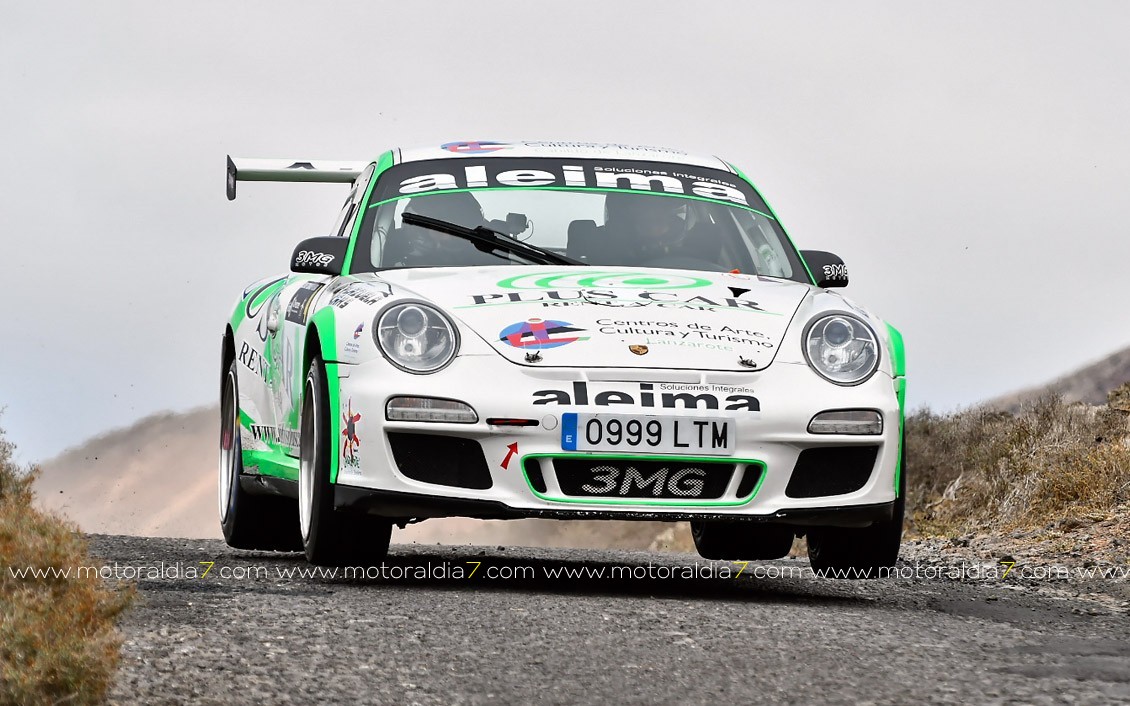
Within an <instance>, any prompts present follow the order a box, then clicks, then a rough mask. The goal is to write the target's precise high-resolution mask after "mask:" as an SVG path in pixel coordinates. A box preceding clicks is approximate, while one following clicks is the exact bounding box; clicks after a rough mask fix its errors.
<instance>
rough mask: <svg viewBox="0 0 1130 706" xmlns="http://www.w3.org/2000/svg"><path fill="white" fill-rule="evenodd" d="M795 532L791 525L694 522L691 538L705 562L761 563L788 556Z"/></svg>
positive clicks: (692, 523)
mask: <svg viewBox="0 0 1130 706" xmlns="http://www.w3.org/2000/svg"><path fill="white" fill-rule="evenodd" d="M794 535H795V532H794V530H793V528H792V527H789V526H787V525H774V524H756V523H753V522H691V538H692V539H694V546H695V549H698V553H699V555H700V556H702V557H703V558H704V559H728V560H735V561H741V560H748V561H757V560H761V559H780V558H781V557H783V556H788V553H789V550H790V549H792V546H793V537H794Z"/></svg>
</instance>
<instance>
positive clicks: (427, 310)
mask: <svg viewBox="0 0 1130 706" xmlns="http://www.w3.org/2000/svg"><path fill="white" fill-rule="evenodd" d="M373 340H375V341H376V342H377V347H378V348H380V349H381V352H382V353H384V354H385V357H386V358H388V359H389V361H390V362H392V364H393V365H395V366H397V367H398V368H401V369H403V370H407V371H408V372H410V373H434V372H435V371H437V370H439V369H440V368H442V367H443V366H445V365H447V364H448V363H450V362H451V359H452V358H454V357H455V352H456V350H457V349H458V347H459V336H458V334H457V333H456V331H455V326H453V325H452V323H451V322H450V321H449V320H448V318H447V317H446V316H444V315H443V314H442V313H440V312H439V310H437V309H435V308H433V307H430V306H428V305H427V304H420V303H417V302H410V303H405V304H395V305H393V306H390V307H389V308H387V309H385V310H384V311H383V312H381V313H380V314H378V315H377V318H376V320H375V321H374V322H373Z"/></svg>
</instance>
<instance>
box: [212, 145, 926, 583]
mask: <svg viewBox="0 0 1130 706" xmlns="http://www.w3.org/2000/svg"><path fill="white" fill-rule="evenodd" d="M227 177H228V183H227V187H228V197H229V198H235V192H236V184H237V182H238V181H240V180H255V181H315V182H316V181H328V182H342V183H348V184H351V185H352V186H351V190H350V192H349V196H348V198H346V200H345V205H344V206H343V207H342V210H341V214H340V216H339V217H338V219H337V222H336V223H335V224H334V226H333V229H332V230H331V231H330V233H329V234H328V235H326V236H323V237H316V238H310V239H308V240H304V241H302V242H301V243H299V245H298V246H297V247H296V248H295V249H294V253H293V256H292V259H291V273H290V274H283V275H278V276H275V277H271V278H267V279H264V280H260V281H259V282H256V283H254V284H252V285H251V286H249V287H248V288H247V289H246V290H245V291H244V292H243V295H242V297H241V298H240V300H239V302H238V303H237V304H236V306H235V308H234V311H233V313H232V315H231V317H230V319H229V321H228V323H227V325H226V326H225V329H224V333H223V352H222V356H223V357H222V384H221V415H222V427H221V441H220V448H221V451H220V467H219V481H220V482H219V488H220V518H221V523H222V525H223V530H224V536H225V537H226V539H227V541H228V543H229V544H230V545H231V546H234V547H241V548H248V549H283V550H299V549H301V550H304V551H305V553H306V557H307V559H308V560H309V561H311V562H313V563H315V564H329V565H341V564H346V563H371V562H375V561H379V560H380V559H381V558H383V557H384V555H385V553H386V552H387V550H388V545H389V539H390V535H391V531H392V527H393V525H398V526H403V525H404V524H405V523H408V522H412V521H417V520H421V519H426V518H434V517H448V516H463V517H475V518H492V519H499V518H526V517H540V518H554V519H618V520H667V521H675V520H684V521H690V523H691V528H692V533H693V536H694V541H695V544H696V546H697V547H698V550H699V552H700V553H701V554H702V555H703V556H704V557H707V558H712V559H770V558H777V557H781V556H784V555H785V554H786V553H787V552H788V551H789V548H790V545H791V544H792V540H793V538H794V537H796V536H806V537H807V538H808V548H809V556H810V559H811V562H812V564H813V566H814V568H816V569H835V570H845V569H853V570H855V569H858V570H868V569H875V568H877V567H881V566H890V565H892V564H893V563H894V562H895V560H896V559H897V557H898V551H899V542H900V538H901V532H902V520H903V508H904V503H905V491H904V489H905V486H906V474H905V470H904V469H903V462H902V459H903V406H904V390H905V382H904V362H903V346H902V339H901V336H900V335H899V333H898V331H896V330H895V329H894V328H892V327H891V326H890V325H888V324H886V323H884V322H883V321H882V320H881V319H879V318H877V317H876V316H874V315H873V314H871V313H869V312H868V311H866V310H865V309H862V308H861V307H859V306H858V305H857V304H855V303H853V302H851V301H849V300H847V299H845V298H844V297H842V296H840V295H839V294H838V293H836V292H833V291H830V289H831V288H835V287H842V286H844V285H846V284H847V271H846V269H845V267H844V265H843V262H842V261H841V260H840V259H839V258H837V257H836V256H834V255H831V254H830V253H826V252H819V251H797V250H796V249H795V248H794V246H793V244H792V242H791V241H790V240H789V238H788V236H787V235H786V234H785V231H784V229H783V227H782V226H781V224H780V222H779V221H778V220H777V217H776V216H775V215H774V213H773V211H772V210H771V209H770V208H769V206H768V205H767V204H766V203H765V201H764V200H763V199H762V197H761V196H760V195H759V193H758V192H757V190H756V189H755V188H754V187H753V185H752V184H751V183H750V182H749V181H748V180H747V179H746V177H745V176H744V175H743V174H742V173H741V172H740V171H739V170H738V169H737V168H736V167H734V166H733V165H731V164H729V163H727V162H724V161H722V160H720V159H718V158H715V157H700V156H692V155H689V154H686V153H684V152H681V151H678V150H671V149H661V148H654V147H635V146H630V145H619V144H592V143H579V142H546V141H533V142H485V141H482V142H451V143H447V144H443V145H439V146H435V147H425V148H421V149H404V150H401V149H396V150H392V151H389V152H386V153H384V154H383V155H381V156H380V157H379V158H378V159H376V160H375V161H373V162H371V163H367V164H366V163H358V164H348V163H320V162H303V161H278V160H243V159H231V158H229V159H228V175H227Z"/></svg>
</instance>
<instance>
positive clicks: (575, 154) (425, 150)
mask: <svg viewBox="0 0 1130 706" xmlns="http://www.w3.org/2000/svg"><path fill="white" fill-rule="evenodd" d="M494 156H497V157H569V158H573V159H617V160H639V161H648V162H667V163H673V164H687V165H692V166H697V167H710V168H713V169H721V170H723V171H726V172H731V173H733V172H734V170H733V169H732V168H731V167H730V165H729V164H727V163H726V162H724V161H722V160H721V159H719V158H718V157H711V156H706V155H695V154H690V153H688V152H684V151H683V150H679V149H672V148H668V147H654V146H646V145H628V144H622V143H611V142H607V143H606V142H580V141H569V140H515V141H496V140H458V141H454V142H445V143H442V144H438V145H428V146H423V147H405V148H400V149H396V150H393V157H394V160H395V162H396V163H401V162H418V161H421V160H426V159H452V158H455V159H458V158H467V157H474V158H482V157H494Z"/></svg>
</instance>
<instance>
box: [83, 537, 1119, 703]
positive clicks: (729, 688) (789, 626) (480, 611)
mask: <svg viewBox="0 0 1130 706" xmlns="http://www.w3.org/2000/svg"><path fill="white" fill-rule="evenodd" d="M91 544H92V548H93V550H94V552H95V553H96V554H98V555H99V556H101V557H102V558H103V560H104V561H105V562H106V563H107V566H108V567H110V570H116V571H118V572H119V574H120V575H122V576H127V575H129V574H130V573H131V572H134V573H135V574H136V573H138V572H140V575H139V578H137V580H136V583H137V585H138V589H139V591H138V594H139V595H138V601H137V603H136V605H135V606H134V607H133V608H132V609H131V610H130V611H129V613H128V614H127V615H126V616H125V618H124V620H123V622H122V626H121V627H122V631H123V633H124V635H125V644H124V645H123V648H122V653H123V657H122V665H121V670H120V673H119V677H118V680H117V682H116V684H115V686H114V689H113V692H112V699H113V701H114V702H117V703H179V702H184V703H187V702H191V703H272V704H280V703H295V704H306V703H313V702H315V701H324V702H335V703H348V704H357V703H388V704H413V703H420V704H500V703H539V704H540V703H548V704H554V703H599V704H621V703H646V704H655V703H672V704H673V703H680V704H682V703H746V702H754V703H845V704H857V703H881V704H905V703H915V702H953V703H1034V704H1042V703H1049V704H1050V703H1116V702H1122V703H1126V702H1130V614H1128V613H1127V611H1126V607H1125V606H1126V604H1125V603H1123V604H1122V607H1121V608H1120V607H1118V605H1117V601H1115V602H1113V603H1112V602H1110V601H1106V602H1105V603H1104V601H1103V600H1101V599H1102V598H1109V596H1105V595H1103V596H1099V597H1098V598H1096V596H1094V595H1092V596H1091V597H1090V598H1083V597H1079V596H1078V595H1077V594H1079V593H1080V591H1078V590H1075V591H1063V590H1058V589H1049V588H1047V587H1046V586H1042V585H1040V584H1039V583H1038V582H1036V583H1031V582H1029V583H1017V582H1011V581H1007V580H1006V581H1002V580H999V578H985V577H981V578H972V579H970V578H966V579H964V580H952V579H951V578H938V577H936V576H935V577H929V576H924V577H920V578H917V579H914V578H900V579H883V580H877V581H847V580H826V579H817V578H815V577H811V576H792V577H789V576H784V577H780V576H776V577H771V576H767V575H766V576H755V575H753V572H754V571H755V570H757V571H759V572H766V571H769V572H773V573H774V576H775V575H776V574H787V573H789V572H790V571H792V572H796V571H800V570H802V569H803V568H804V567H807V562H806V561H802V560H783V561H780V562H768V563H765V564H760V565H751V566H747V567H745V569H744V570H743V575H741V576H739V577H737V578H734V577H733V576H725V575H723V574H724V573H725V571H729V572H731V573H736V572H737V570H738V569H740V568H742V567H740V566H737V565H728V564H724V563H722V562H706V561H702V560H699V559H697V557H694V556H690V555H685V554H659V553H646V552H612V551H587V550H586V551H580V550H542V549H525V548H506V549H501V548H497V547H486V548H482V547H434V546H420V545H401V546H394V547H393V554H392V555H391V556H390V559H389V561H388V563H387V564H386V566H385V568H384V570H383V571H384V576H383V577H381V576H374V577H373V578H368V579H367V578H348V579H347V578H343V577H341V576H339V577H336V578H333V577H325V576H323V577H309V576H308V577H302V576H300V575H297V573H296V572H297V571H300V570H302V571H304V570H307V568H308V567H307V565H306V564H305V562H304V561H303V560H302V559H301V558H300V557H299V556H298V555H287V554H263V553H249V552H238V551H235V550H232V549H229V548H227V547H226V546H224V545H223V543H222V542H217V541H212V540H180V539H143V538H136V537H109V536H93V537H91ZM161 562H164V569H163V573H162V574H161V575H160V576H158V575H156V573H155V572H158V571H162V569H161V566H162V564H161ZM201 562H212V563H211V564H210V565H209V564H208V563H201ZM209 566H210V568H209ZM908 566H909V565H908ZM476 567H477V568H476ZM757 567H761V568H760V569H758V568H757ZM174 568H175V569H176V570H177V571H179V572H180V576H179V577H177V576H173V569H174ZM205 569H208V575H206V576H201V577H197V578H192V577H190V576H188V575H187V574H188V573H189V572H190V571H195V572H197V573H198V574H202V573H203V572H204V570H205ZM614 569H615V570H616V571H619V572H621V573H624V572H627V573H628V574H630V575H632V576H629V577H627V578H619V579H612V578H610V575H611V572H612V571H613V570H614ZM472 570H474V571H475V574H474V575H470V572H471V571H472ZM602 570H603V571H604V573H605V576H604V577H599V576H596V575H594V576H590V577H588V578H578V577H574V578H567V577H566V576H565V575H564V574H566V573H567V572H569V571H574V572H576V571H579V572H585V571H590V572H595V573H596V574H599V572H600V571H602ZM554 571H557V572H558V573H559V574H561V575H558V576H554V575H553V572H554ZM709 571H713V572H714V573H715V575H714V576H709V575H708V572H709ZM287 572H291V573H292V574H294V575H289V576H288V575H287ZM441 572H445V573H446V575H445V576H441V575H440V574H441ZM418 574H427V575H426V576H417V575H418ZM460 574H462V575H460ZM680 574H690V575H689V576H679V577H673V575H680ZM522 575H525V577H524V578H519V577H520V576H522ZM511 576H512V577H511ZM1083 593H1084V595H1086V592H1085V591H1084V592H1083Z"/></svg>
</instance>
